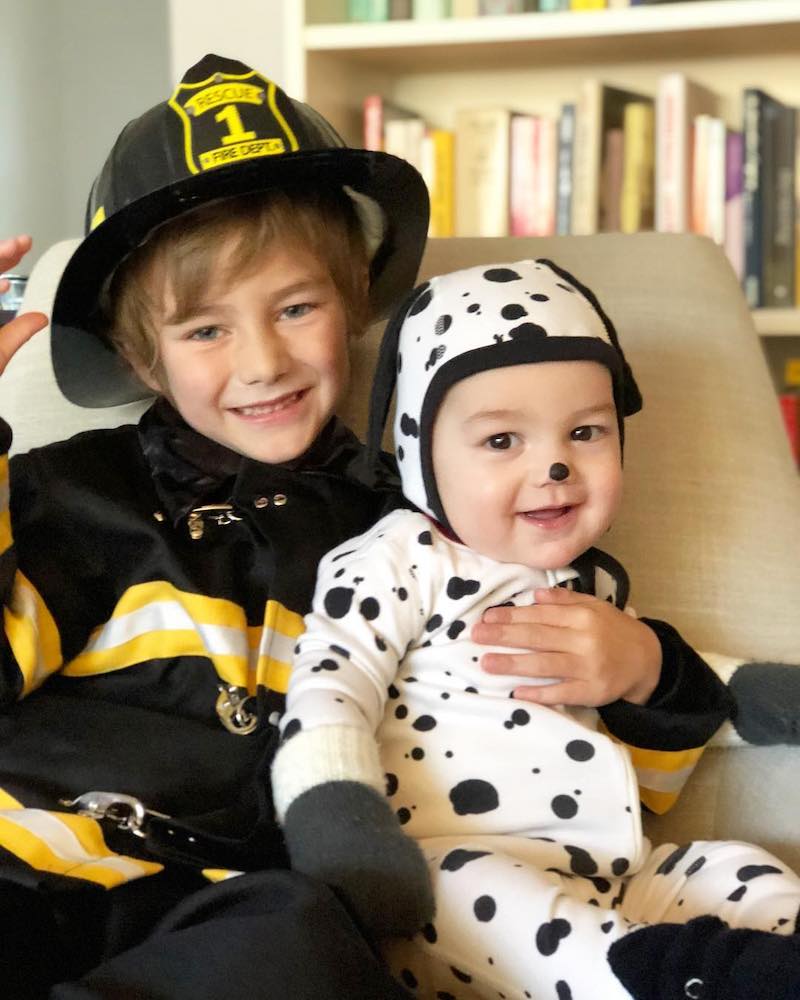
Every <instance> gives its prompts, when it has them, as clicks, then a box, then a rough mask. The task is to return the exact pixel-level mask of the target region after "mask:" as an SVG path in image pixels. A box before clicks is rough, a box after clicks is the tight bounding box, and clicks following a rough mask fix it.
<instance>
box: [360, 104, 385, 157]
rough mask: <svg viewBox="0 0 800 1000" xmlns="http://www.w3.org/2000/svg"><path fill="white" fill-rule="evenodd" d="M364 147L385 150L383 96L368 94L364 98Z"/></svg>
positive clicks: (378, 150)
mask: <svg viewBox="0 0 800 1000" xmlns="http://www.w3.org/2000/svg"><path fill="white" fill-rule="evenodd" d="M363 108H364V149H372V150H376V151H377V152H380V151H381V150H383V98H382V97H381V95H380V94H367V96H366V97H365V98H364V104H363Z"/></svg>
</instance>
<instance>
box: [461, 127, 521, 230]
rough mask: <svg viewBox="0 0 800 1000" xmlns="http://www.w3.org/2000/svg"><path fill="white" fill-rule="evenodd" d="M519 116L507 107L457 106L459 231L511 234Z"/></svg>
mask: <svg viewBox="0 0 800 1000" xmlns="http://www.w3.org/2000/svg"><path fill="white" fill-rule="evenodd" d="M514 116H515V113H514V112H512V111H510V110H508V109H507V108H476V109H469V108H462V109H460V110H458V111H456V115H455V136H456V137H455V147H456V156H455V182H456V183H455V192H456V197H455V232H456V236H506V235H507V234H508V215H509V188H510V173H511V122H512V119H513V118H514Z"/></svg>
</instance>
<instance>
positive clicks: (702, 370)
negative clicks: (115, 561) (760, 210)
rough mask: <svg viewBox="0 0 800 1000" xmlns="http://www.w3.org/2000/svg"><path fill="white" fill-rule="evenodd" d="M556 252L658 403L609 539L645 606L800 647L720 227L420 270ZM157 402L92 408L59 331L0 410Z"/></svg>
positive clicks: (763, 397)
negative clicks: (61, 380)
mask: <svg viewBox="0 0 800 1000" xmlns="http://www.w3.org/2000/svg"><path fill="white" fill-rule="evenodd" d="M74 245H75V241H65V242H64V243H60V244H56V245H55V246H54V247H51V248H50V249H49V250H48V251H47V253H45V254H44V255H43V256H42V257H41V258H40V259H39V261H38V262H37V265H36V267H35V268H34V269H33V272H32V274H31V277H30V280H29V283H28V288H27V290H26V296H25V301H24V303H23V308H29V309H35V308H41V309H43V310H44V311H45V312H47V311H49V308H50V303H51V301H52V296H53V292H54V289H55V284H56V282H57V279H58V276H59V274H60V273H61V270H62V268H63V266H64V264H65V262H66V260H67V259H68V256H69V254H70V253H71V252H72V249H73V247H74ZM524 257H549V258H552V259H553V260H554V261H556V262H557V263H559V264H561V265H562V266H564V267H565V268H567V270H569V271H572V272H573V273H574V274H575V275H576V277H578V278H580V279H581V280H582V281H584V282H585V283H586V284H587V285H588V286H589V287H590V288H592V289H593V290H594V291H595V292H596V293H597V295H598V297H599V299H600V301H601V303H602V304H603V306H604V308H605V309H606V310H607V311H608V313H609V315H610V316H611V317H612V319H613V320H614V323H615V325H616V326H617V329H618V331H619V335H620V340H621V343H622V345H623V348H624V350H625V353H626V356H627V357H628V359H629V361H630V363H631V365H632V367H633V369H634V371H635V373H636V378H637V381H638V383H639V385H640V387H641V389H642V393H643V395H644V399H645V406H644V410H643V411H642V413H640V414H638V415H637V416H635V417H633V418H631V419H630V420H629V422H628V423H629V426H628V428H627V430H626V435H627V443H626V451H625V477H626V497H625V502H624V505H623V510H622V512H621V514H620V517H619V519H618V522H617V524H616V525H615V527H614V528H613V530H612V532H611V533H610V534H609V536H608V538H607V539H606V547H607V548H608V549H609V551H611V552H612V553H613V554H615V555H616V556H617V557H618V558H619V559H620V560H621V561H622V562H623V563H624V564H625V565H626V566H627V568H628V570H629V572H630V575H631V580H632V600H633V603H634V605H635V606H636V608H637V610H638V611H639V612H640V613H642V614H647V615H649V616H651V617H662V618H664V619H666V620H667V621H670V622H672V623H673V624H674V625H675V626H676V627H677V628H679V629H680V630H681V631H682V632H683V633H684V634H685V635H686V638H687V639H688V640H689V641H690V642H692V643H693V644H694V645H695V646H696V647H698V648H700V649H703V650H715V651H718V652H721V653H727V654H730V655H733V656H742V657H745V658H749V659H775V660H786V661H788V662H794V663H798V662H800V478H799V477H798V475H797V472H796V471H795V468H794V465H793V462H792V459H791V456H790V452H789V447H788V443H787V440H786V436H785V433H784V430H783V427H782V425H781V418H780V413H779V409H778V406H777V403H776V400H775V393H774V390H773V386H772V383H771V381H770V377H769V373H768V370H767V366H766V362H765V359H764V356H763V353H762V348H761V344H760V342H759V339H758V336H757V334H756V332H755V329H754V327H753V323H752V319H751V317H750V314H749V312H748V310H747V307H746V305H745V302H744V298H743V296H742V294H741V291H740V289H739V287H738V284H737V281H736V278H735V276H734V274H733V271H732V270H731V268H730V266H729V265H728V262H727V260H726V258H725V256H724V254H723V253H722V251H721V250H720V249H719V248H718V247H716V246H715V245H714V244H713V243H712V242H711V241H710V240H707V239H704V238H701V237H696V236H684V235H674V236H673V235H665V234H638V235H635V236H621V235H612V234H603V235H598V236H570V237H552V238H541V239H538V238H530V239H514V238H509V239H451V240H432V241H431V242H430V244H429V247H428V250H427V252H426V255H425V259H424V261H423V267H422V272H421V277H423V278H424V277H429V276H430V275H432V274H436V273H441V272H444V271H451V270H456V269H458V268H461V267H468V266H472V265H475V264H480V263H490V262H493V261H513V260H519V259H521V258H524ZM379 340H380V329H378V328H377V327H376V328H373V329H372V330H371V331H369V333H368V334H367V336H366V338H365V339H364V340H363V341H361V342H360V343H359V344H358V345H357V346H356V348H355V350H354V358H353V364H354V371H353V378H352V388H351V390H350V393H349V395H348V398H347V399H346V400H345V403H344V405H343V407H342V415H343V416H344V417H345V419H347V420H348V421H350V422H351V425H352V426H354V427H355V428H356V429H357V430H359V431H363V428H364V426H365V421H366V411H367V405H368V397H369V386H370V385H371V381H372V378H371V372H372V368H373V366H374V361H375V355H376V352H377V346H378V343H379ZM146 405H147V403H136V404H129V405H127V406H121V407H113V408H109V409H105V410H86V409H82V408H80V407H76V406H73V405H71V404H70V403H67V402H66V400H64V399H63V397H62V396H61V395H60V393H59V391H58V388H57V386H56V384H55V380H54V378H53V374H52V366H51V364H50V354H49V331H44V332H43V333H41V334H38V335H37V336H36V337H34V338H33V340H31V341H30V342H29V343H28V344H26V345H25V347H24V348H23V349H22V350H21V351H20V352H19V353H18V355H17V356H16V357H15V358H14V359H13V361H12V362H11V364H10V365H9V367H8V369H7V371H6V373H5V376H4V377H3V379H2V380H0V412H1V413H2V414H3V416H4V417H5V418H6V419H7V420H9V422H10V423H11V425H12V427H14V430H15V448H16V450H18V451H23V450H27V448H30V447H32V446H33V445H36V444H43V443H46V442H47V441H50V440H55V439H57V438H64V437H67V436H69V435H70V434H72V433H75V432H76V431H78V430H82V429H85V428H88V427H98V426H113V425H116V424H119V423H123V422H126V421H131V420H136V419H137V418H138V415H139V414H140V413H141V411H142V410H143V409H144V408H145V406H146Z"/></svg>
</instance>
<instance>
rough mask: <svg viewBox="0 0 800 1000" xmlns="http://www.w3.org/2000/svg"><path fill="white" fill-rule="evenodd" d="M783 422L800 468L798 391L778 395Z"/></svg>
mask: <svg viewBox="0 0 800 1000" xmlns="http://www.w3.org/2000/svg"><path fill="white" fill-rule="evenodd" d="M778 402H779V403H780V405H781V413H782V414H783V424H784V426H785V428H786V433H787V435H788V437H789V444H790V445H791V448H792V455H793V456H794V461H795V464H796V465H797V466H798V468H800V395H798V394H797V393H796V392H782V393H780V394H779V395H778Z"/></svg>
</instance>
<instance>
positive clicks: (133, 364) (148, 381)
mask: <svg viewBox="0 0 800 1000" xmlns="http://www.w3.org/2000/svg"><path fill="white" fill-rule="evenodd" d="M120 355H121V356H122V359H123V360H124V362H125V363H126V364H127V365H128V366H129V368H130V369H131V370H132V371H133V374H134V375H135V376H136V377H137V378H138V379H139V381H140V382H141V383H142V385H144V386H146V387H147V388H148V389H149V390H150V391H151V392H154V393H156V394H157V395H159V396H163V395H164V387H163V386H162V385H161V382H160V381H159V379H158V377H157V375H156V374H155V372H153V371H152V370H151V369H150V368H148V367H147V366H146V365H145V364H143V362H142V361H141V359H140V358H134V357H133V356H131V355H130V354H128V352H127V351H125V350H120Z"/></svg>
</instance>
